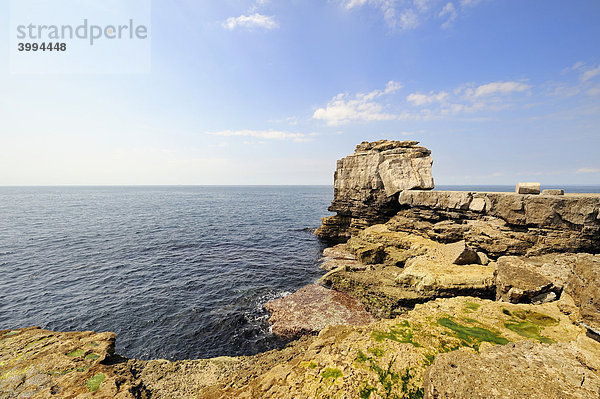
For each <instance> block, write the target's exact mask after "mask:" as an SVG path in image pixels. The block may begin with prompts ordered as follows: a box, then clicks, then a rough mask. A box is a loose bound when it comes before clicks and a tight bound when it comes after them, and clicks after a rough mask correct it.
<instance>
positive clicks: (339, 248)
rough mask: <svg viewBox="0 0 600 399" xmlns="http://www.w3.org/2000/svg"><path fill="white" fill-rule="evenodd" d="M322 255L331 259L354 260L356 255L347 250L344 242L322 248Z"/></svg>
mask: <svg viewBox="0 0 600 399" xmlns="http://www.w3.org/2000/svg"><path fill="white" fill-rule="evenodd" d="M323 256H325V257H327V258H332V259H343V260H355V259H356V257H355V256H354V255H353V254H352V253H351V252H350V251H349V250H348V247H347V246H346V244H338V245H335V246H333V247H328V248H325V249H324V250H323Z"/></svg>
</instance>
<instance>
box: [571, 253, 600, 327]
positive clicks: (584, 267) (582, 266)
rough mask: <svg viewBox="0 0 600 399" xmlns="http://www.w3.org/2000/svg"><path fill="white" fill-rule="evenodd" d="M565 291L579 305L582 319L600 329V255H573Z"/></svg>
mask: <svg viewBox="0 0 600 399" xmlns="http://www.w3.org/2000/svg"><path fill="white" fill-rule="evenodd" d="M573 257H574V259H573V260H572V273H571V275H570V276H569V278H568V280H567V283H566V287H565V292H567V293H568V294H569V295H570V296H571V297H572V298H573V301H574V302H575V304H576V305H577V306H578V307H579V309H580V313H581V320H582V321H583V322H584V323H585V324H586V325H588V326H590V327H591V328H592V329H594V330H597V331H600V255H591V254H576V255H573Z"/></svg>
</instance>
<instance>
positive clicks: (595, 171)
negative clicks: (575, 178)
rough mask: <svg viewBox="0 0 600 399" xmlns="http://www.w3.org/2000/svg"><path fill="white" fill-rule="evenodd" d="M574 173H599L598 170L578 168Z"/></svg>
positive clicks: (599, 170)
mask: <svg viewBox="0 0 600 399" xmlns="http://www.w3.org/2000/svg"><path fill="white" fill-rule="evenodd" d="M575 173H600V169H598V168H579V169H577V172H575Z"/></svg>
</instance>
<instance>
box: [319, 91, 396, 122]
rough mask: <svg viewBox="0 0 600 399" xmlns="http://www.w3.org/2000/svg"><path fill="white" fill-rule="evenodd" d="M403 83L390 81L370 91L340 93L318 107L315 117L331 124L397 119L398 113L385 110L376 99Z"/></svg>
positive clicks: (392, 92)
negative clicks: (382, 87) (380, 88)
mask: <svg viewBox="0 0 600 399" xmlns="http://www.w3.org/2000/svg"><path fill="white" fill-rule="evenodd" d="M401 88H402V84H400V83H398V82H394V81H389V82H388V83H387V84H386V86H385V89H383V90H374V91H372V92H369V93H358V94H356V95H355V96H354V98H352V96H350V95H348V94H344V93H340V94H338V95H337V96H335V97H334V98H333V99H331V101H329V102H328V103H327V105H326V106H325V107H324V108H319V109H317V110H316V111H315V112H314V114H313V118H314V119H319V120H322V121H325V123H327V124H328V125H330V126H338V125H343V124H346V123H349V122H354V121H382V120H392V119H397V116H396V115H393V114H390V113H388V112H385V111H384V106H383V105H382V104H380V103H379V102H376V101H374V100H375V99H376V98H379V97H382V96H385V95H390V94H394V93H396V92H397V91H398V90H400V89H401Z"/></svg>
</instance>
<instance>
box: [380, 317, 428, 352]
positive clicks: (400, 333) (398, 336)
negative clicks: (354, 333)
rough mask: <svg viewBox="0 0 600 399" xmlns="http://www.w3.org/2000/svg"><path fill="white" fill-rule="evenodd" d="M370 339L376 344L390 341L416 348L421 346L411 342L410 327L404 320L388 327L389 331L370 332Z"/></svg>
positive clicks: (411, 333) (411, 332)
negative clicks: (386, 340)
mask: <svg viewBox="0 0 600 399" xmlns="http://www.w3.org/2000/svg"><path fill="white" fill-rule="evenodd" d="M371 337H372V338H373V339H374V340H375V341H377V342H382V341H383V340H385V339H389V340H390V341H396V342H400V343H403V344H412V345H413V346H414V347H417V348H418V347H420V346H421V344H419V343H418V342H415V341H414V340H413V330H412V327H411V326H410V324H409V323H408V321H406V320H404V321H402V322H401V323H398V324H396V325H395V326H393V327H390V329H389V331H373V332H371Z"/></svg>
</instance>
